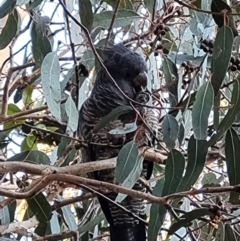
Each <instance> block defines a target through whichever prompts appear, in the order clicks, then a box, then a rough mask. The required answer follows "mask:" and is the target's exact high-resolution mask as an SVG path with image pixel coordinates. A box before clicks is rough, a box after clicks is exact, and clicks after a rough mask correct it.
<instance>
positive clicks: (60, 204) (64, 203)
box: [7, 193, 96, 210]
mask: <svg viewBox="0 0 240 241" xmlns="http://www.w3.org/2000/svg"><path fill="white" fill-rule="evenodd" d="M94 197H96V195H94V194H92V193H87V194H85V195H81V196H78V197H74V198H69V199H66V200H63V201H61V202H59V201H55V203H54V205H53V210H58V209H59V208H62V207H64V206H67V205H70V204H73V203H76V202H82V201H84V200H87V199H90V198H94ZM7 200H8V199H7Z"/></svg>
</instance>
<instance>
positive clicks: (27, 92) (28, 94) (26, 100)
mask: <svg viewBox="0 0 240 241" xmlns="http://www.w3.org/2000/svg"><path fill="white" fill-rule="evenodd" d="M33 89H34V88H33V86H32V85H30V86H28V87H26V88H24V90H23V92H22V101H23V104H24V105H25V106H28V105H30V104H32V103H33V100H32V93H33Z"/></svg>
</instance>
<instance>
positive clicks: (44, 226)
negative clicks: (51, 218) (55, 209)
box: [34, 223, 48, 237]
mask: <svg viewBox="0 0 240 241" xmlns="http://www.w3.org/2000/svg"><path fill="white" fill-rule="evenodd" d="M47 226H48V224H47V223H44V224H42V223H39V224H38V226H37V227H36V228H35V230H34V233H35V234H37V235H39V236H40V237H43V236H44V235H45V234H46V231H47Z"/></svg>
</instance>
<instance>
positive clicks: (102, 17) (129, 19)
mask: <svg viewBox="0 0 240 241" xmlns="http://www.w3.org/2000/svg"><path fill="white" fill-rule="evenodd" d="M112 18H113V11H104V12H101V13H98V14H95V16H94V22H93V28H96V27H103V28H107V29H108V28H109V26H110V23H111V21H112ZM140 18H141V16H140V15H139V14H137V13H136V12H134V11H131V10H119V11H118V13H117V16H116V18H115V21H114V24H113V28H120V27H125V26H127V25H129V24H132V23H134V22H136V21H138V20H139V19H140Z"/></svg>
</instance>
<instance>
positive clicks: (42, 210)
mask: <svg viewBox="0 0 240 241" xmlns="http://www.w3.org/2000/svg"><path fill="white" fill-rule="evenodd" d="M27 204H28V206H29V208H30V209H31V211H32V212H33V213H34V215H36V218H37V220H38V221H39V222H40V223H41V224H45V223H46V222H48V221H50V220H51V218H52V209H51V206H50V204H49V202H48V201H47V199H46V197H45V196H44V195H43V194H42V193H39V194H37V195H36V196H35V197H33V198H30V199H27Z"/></svg>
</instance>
